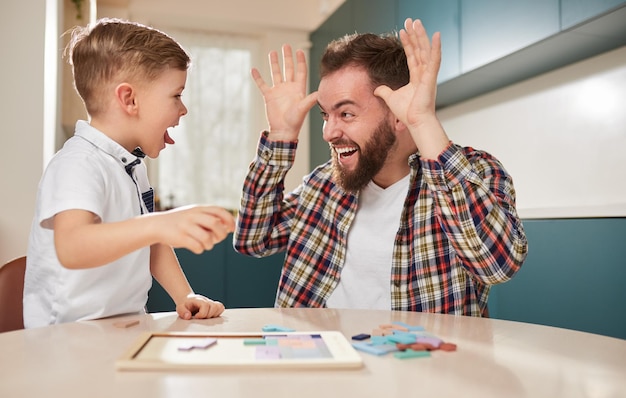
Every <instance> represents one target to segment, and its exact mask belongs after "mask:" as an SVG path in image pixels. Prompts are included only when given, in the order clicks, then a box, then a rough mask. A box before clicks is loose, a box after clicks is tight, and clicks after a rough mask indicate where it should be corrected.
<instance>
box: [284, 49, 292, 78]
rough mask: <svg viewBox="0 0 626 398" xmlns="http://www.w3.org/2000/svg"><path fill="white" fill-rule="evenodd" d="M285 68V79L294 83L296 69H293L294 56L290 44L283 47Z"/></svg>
mask: <svg viewBox="0 0 626 398" xmlns="http://www.w3.org/2000/svg"><path fill="white" fill-rule="evenodd" d="M283 67H284V68H285V73H284V76H285V77H284V79H283V81H285V82H291V81H293V76H294V68H293V54H292V53H291V46H290V45H288V44H285V45H283Z"/></svg>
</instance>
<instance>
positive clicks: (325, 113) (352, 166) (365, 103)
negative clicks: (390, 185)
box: [318, 67, 396, 192]
mask: <svg viewBox="0 0 626 398" xmlns="http://www.w3.org/2000/svg"><path fill="white" fill-rule="evenodd" d="M369 82H370V80H369V77H368V76H367V73H366V72H365V70H363V69H362V68H355V67H346V68H343V69H341V70H338V71H336V72H334V73H332V74H330V75H328V76H325V77H324V78H323V79H322V80H321V81H320V85H319V88H318V103H319V106H320V109H321V113H322V117H323V119H324V127H323V132H324V140H325V141H326V142H328V144H329V145H330V150H331V157H332V164H333V177H334V178H335V182H336V183H338V184H339V185H340V186H342V187H343V188H344V189H345V190H347V191H352V192H355V191H358V190H360V189H361V188H363V187H364V186H365V185H367V184H368V183H369V182H370V181H371V180H372V179H373V178H374V177H375V176H376V175H377V174H378V173H379V172H380V171H381V170H382V169H383V167H384V164H385V160H386V159H387V154H388V153H389V150H390V149H391V148H393V147H394V145H395V144H396V135H395V132H394V131H393V128H392V125H391V122H392V120H394V119H392V118H390V115H391V112H389V110H388V108H387V107H386V106H384V104H383V102H382V100H380V99H379V98H378V97H376V96H374V87H372V85H371V84H370V83H369Z"/></svg>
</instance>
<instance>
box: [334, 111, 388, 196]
mask: <svg viewBox="0 0 626 398" xmlns="http://www.w3.org/2000/svg"><path fill="white" fill-rule="evenodd" d="M395 145H396V135H395V134H394V132H393V129H392V128H391V126H389V123H388V122H387V121H386V120H383V121H382V122H381V123H380V124H379V125H378V127H376V130H375V131H374V133H373V134H372V136H371V137H370V139H369V140H368V141H367V142H366V143H365V145H364V146H363V147H359V149H360V151H359V161H358V163H357V166H356V168H355V170H353V171H348V170H345V169H344V168H343V166H342V165H341V164H340V163H339V159H338V158H337V156H338V155H337V153H336V152H334V151H332V150H331V159H332V165H333V179H334V181H335V183H337V184H339V186H341V187H342V188H343V189H345V190H346V191H348V192H358V191H360V190H361V189H362V188H364V187H365V186H366V185H367V184H368V183H369V182H370V181H371V180H372V179H373V178H374V176H375V175H376V174H378V172H379V171H380V170H381V169H382V168H383V165H384V164H385V160H387V155H388V154H389V151H390V150H391V148H393V147H394V146H395ZM352 156H354V155H352Z"/></svg>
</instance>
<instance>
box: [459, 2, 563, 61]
mask: <svg viewBox="0 0 626 398" xmlns="http://www.w3.org/2000/svg"><path fill="white" fill-rule="evenodd" d="M460 23H461V73H466V72H469V71H472V70H474V69H477V68H479V67H481V66H483V65H486V64H489V63H491V62H493V61H496V60H498V59H500V58H503V57H505V56H507V55H508V54H511V53H514V52H516V51H518V50H521V49H523V48H524V47H527V46H530V45H531V44H534V43H537V42H539V41H541V40H543V39H545V38H546V37H549V36H552V35H554V34H556V33H558V32H559V28H560V21H559V0H527V1H510V0H508V1H502V0H461V21H460Z"/></svg>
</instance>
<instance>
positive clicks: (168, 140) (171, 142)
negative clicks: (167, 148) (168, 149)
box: [164, 130, 175, 145]
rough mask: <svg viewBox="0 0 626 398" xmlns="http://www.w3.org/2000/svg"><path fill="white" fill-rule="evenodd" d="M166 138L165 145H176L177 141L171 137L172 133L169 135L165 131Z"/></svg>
mask: <svg viewBox="0 0 626 398" xmlns="http://www.w3.org/2000/svg"><path fill="white" fill-rule="evenodd" d="M164 138H165V143H166V144H170V145H172V144H174V143H175V141H174V140H173V139H172V137H170V133H168V132H167V130H166V131H165V136H164Z"/></svg>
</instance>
